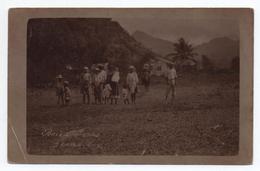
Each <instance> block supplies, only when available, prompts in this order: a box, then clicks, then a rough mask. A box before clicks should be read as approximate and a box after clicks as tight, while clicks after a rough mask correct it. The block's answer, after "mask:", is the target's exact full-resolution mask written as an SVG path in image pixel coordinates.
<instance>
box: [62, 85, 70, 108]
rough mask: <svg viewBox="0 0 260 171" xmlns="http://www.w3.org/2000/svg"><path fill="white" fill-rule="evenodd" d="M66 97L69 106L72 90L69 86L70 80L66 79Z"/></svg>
mask: <svg viewBox="0 0 260 171" xmlns="http://www.w3.org/2000/svg"><path fill="white" fill-rule="evenodd" d="M64 98H65V105H66V106H68V105H69V104H70V98H71V90H70V88H69V82H68V81H64Z"/></svg>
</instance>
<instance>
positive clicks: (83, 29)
mask: <svg viewBox="0 0 260 171" xmlns="http://www.w3.org/2000/svg"><path fill="white" fill-rule="evenodd" d="M86 11H87V10H86ZM104 11H105V10H104ZM113 11H115V12H113ZM118 11H119V12H118ZM118 11H117V10H115V9H110V10H109V11H108V12H107V15H96V16H93V15H89V16H83V17H82V16H72V17H69V16H68V17H66V16H62V15H61V17H59V16H55V15H54V16H50V15H43V16H39V17H34V16H32V17H30V18H28V20H26V21H27V22H26V24H25V27H24V28H25V29H24V30H25V31H26V32H25V33H24V34H25V42H26V43H25V47H26V48H25V60H24V61H25V65H26V68H25V75H24V76H25V77H26V86H25V92H26V97H25V98H24V100H25V102H24V103H25V104H26V105H25V113H26V114H25V118H26V125H25V126H26V127H25V128H26V132H25V139H26V147H25V149H24V150H25V151H24V152H25V153H28V154H29V155H63V156H65V155H87V156H92V155H93V156H97V155H101V156H113V155H114V156H128V155H129V156H175V157H178V156H201V157H203V156H227V157H228V156H231V157H232V156H238V155H239V154H240V143H241V142H240V139H241V138H243V137H240V136H241V135H240V129H242V128H241V127H240V122H241V121H240V114H241V112H240V110H241V108H240V107H241V106H240V105H241V98H244V99H246V98H247V96H243V97H241V94H240V93H241V92H240V91H241V83H240V82H241V80H240V79H241V65H242V64H245V63H242V64H241V62H240V61H241V53H240V52H241V46H242V45H241V32H243V31H241V23H240V20H239V19H237V18H236V17H226V16H225V15H223V16H222V15H221V12H217V14H214V15H213V16H215V17H205V15H202V14H203V12H202V13H201V11H199V10H198V11H196V10H194V11H192V10H191V11H189V10H186V12H185V10H184V11H183V12H182V14H181V16H179V15H176V13H174V14H175V15H174V14H173V15H169V11H171V10H168V11H167V10H165V11H164V10H162V9H161V10H153V9H151V10H150V11H149V10H143V11H142V9H139V10H138V9H135V10H133V11H132V10H131V9H128V10H126V11H124V12H122V11H120V10H118ZM135 11H137V14H139V15H137V14H136V15H135V14H133V12H135ZM154 11H155V12H154ZM202 11H203V10H202ZM142 12H143V13H142ZM207 12H209V13H210V10H208V11H207ZM225 12H227V13H228V10H227V11H225ZM247 12H248V11H247ZM241 13H242V12H241ZM105 14H106V13H105ZM140 14H143V15H140ZM230 14H232V15H233V12H232V10H231V11H230ZM186 15H187V17H184V16H186ZM201 16H203V17H201ZM210 16H212V15H210ZM243 58H246V57H245V56H244V57H243ZM242 67H244V66H242ZM243 72H245V71H243ZM249 83H250V82H249ZM248 114H249V115H250V113H248ZM248 145H250V144H248ZM249 158H250V157H249Z"/></svg>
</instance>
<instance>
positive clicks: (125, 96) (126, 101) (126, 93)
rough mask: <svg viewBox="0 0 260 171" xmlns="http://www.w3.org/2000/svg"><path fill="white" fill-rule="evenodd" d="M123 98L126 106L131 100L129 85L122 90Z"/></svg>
mask: <svg viewBox="0 0 260 171" xmlns="http://www.w3.org/2000/svg"><path fill="white" fill-rule="evenodd" d="M122 98H123V101H124V104H129V99H128V87H127V85H124V86H123V89H122Z"/></svg>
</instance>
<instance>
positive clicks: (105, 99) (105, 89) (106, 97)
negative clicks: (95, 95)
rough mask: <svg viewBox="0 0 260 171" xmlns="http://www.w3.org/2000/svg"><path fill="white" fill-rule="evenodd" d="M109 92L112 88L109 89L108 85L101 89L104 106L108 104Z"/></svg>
mask: <svg viewBox="0 0 260 171" xmlns="http://www.w3.org/2000/svg"><path fill="white" fill-rule="evenodd" d="M111 91H112V88H111V86H110V84H106V85H105V87H104V89H103V92H102V95H103V100H104V103H105V104H107V103H108V102H109V99H110V96H111Z"/></svg>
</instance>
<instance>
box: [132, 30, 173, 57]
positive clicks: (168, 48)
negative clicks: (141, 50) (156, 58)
mask: <svg viewBox="0 0 260 171" xmlns="http://www.w3.org/2000/svg"><path fill="white" fill-rule="evenodd" d="M132 36H133V37H134V38H135V40H137V41H138V42H140V43H142V44H143V45H144V46H145V47H146V48H148V49H150V50H152V51H153V52H155V53H157V54H159V55H161V56H165V55H167V54H169V53H172V52H173V51H174V48H173V45H172V44H173V43H172V42H170V41H167V40H163V39H160V38H156V37H153V36H152V35H149V34H147V33H144V32H142V31H136V32H134V33H133V34H132Z"/></svg>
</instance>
